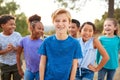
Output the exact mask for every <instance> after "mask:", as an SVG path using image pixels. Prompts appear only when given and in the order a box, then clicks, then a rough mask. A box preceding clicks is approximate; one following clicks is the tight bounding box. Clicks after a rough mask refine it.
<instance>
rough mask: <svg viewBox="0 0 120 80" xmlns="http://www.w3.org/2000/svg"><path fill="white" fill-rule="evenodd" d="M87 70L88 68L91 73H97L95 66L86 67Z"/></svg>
mask: <svg viewBox="0 0 120 80" xmlns="http://www.w3.org/2000/svg"><path fill="white" fill-rule="evenodd" d="M88 68H89V69H90V70H91V71H93V72H97V71H98V70H97V68H96V67H95V66H93V65H91V64H89V65H88Z"/></svg>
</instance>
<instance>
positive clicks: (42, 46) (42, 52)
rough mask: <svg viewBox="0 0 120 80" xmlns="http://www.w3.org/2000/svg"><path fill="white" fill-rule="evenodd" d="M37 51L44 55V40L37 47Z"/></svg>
mask: <svg viewBox="0 0 120 80" xmlns="http://www.w3.org/2000/svg"><path fill="white" fill-rule="evenodd" d="M38 53H39V54H41V55H46V46H45V41H43V43H42V44H41V46H40V47H39V49H38Z"/></svg>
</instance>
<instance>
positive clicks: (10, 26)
mask: <svg viewBox="0 0 120 80" xmlns="http://www.w3.org/2000/svg"><path fill="white" fill-rule="evenodd" d="M1 27H2V29H3V34H5V35H11V34H12V33H13V32H14V30H15V28H16V24H15V20H13V19H11V20H9V21H8V22H7V23H5V24H2V25H1Z"/></svg>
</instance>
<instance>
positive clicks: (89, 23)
mask: <svg viewBox="0 0 120 80" xmlns="http://www.w3.org/2000/svg"><path fill="white" fill-rule="evenodd" d="M85 24H88V25H91V26H92V27H93V31H94V32H95V31H96V28H95V25H94V24H93V23H92V22H84V23H83V25H82V26H81V27H80V31H81V29H82V28H83V27H84V26H85Z"/></svg>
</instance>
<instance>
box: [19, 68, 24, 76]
mask: <svg viewBox="0 0 120 80" xmlns="http://www.w3.org/2000/svg"><path fill="white" fill-rule="evenodd" d="M18 72H19V74H20V76H21V77H23V76H24V72H23V70H22V69H18Z"/></svg>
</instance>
